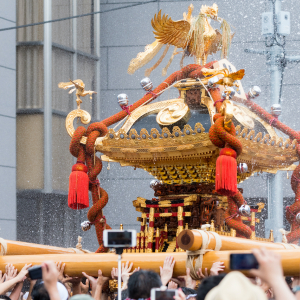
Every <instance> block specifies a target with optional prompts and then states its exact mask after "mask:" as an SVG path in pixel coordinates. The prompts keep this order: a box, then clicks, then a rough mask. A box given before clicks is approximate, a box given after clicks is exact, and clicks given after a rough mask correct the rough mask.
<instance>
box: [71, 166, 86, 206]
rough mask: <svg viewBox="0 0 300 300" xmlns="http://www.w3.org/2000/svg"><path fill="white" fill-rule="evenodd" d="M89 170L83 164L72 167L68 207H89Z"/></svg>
mask: <svg viewBox="0 0 300 300" xmlns="http://www.w3.org/2000/svg"><path fill="white" fill-rule="evenodd" d="M87 171H88V168H87V166H86V165H84V164H82V163H77V164H75V165H74V166H73V167H72V173H71V174H70V177H69V195H68V206H69V207H70V208H72V209H83V208H87V207H89V177H88V175H87Z"/></svg>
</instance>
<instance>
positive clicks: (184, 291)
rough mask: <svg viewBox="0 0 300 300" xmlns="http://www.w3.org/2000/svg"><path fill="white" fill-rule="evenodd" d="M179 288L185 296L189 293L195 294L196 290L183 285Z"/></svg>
mask: <svg viewBox="0 0 300 300" xmlns="http://www.w3.org/2000/svg"><path fill="white" fill-rule="evenodd" d="M181 290H182V292H183V293H184V294H185V295H186V296H188V295H191V294H197V291H195V290H193V289H190V288H187V287H185V286H183V287H182V288H181Z"/></svg>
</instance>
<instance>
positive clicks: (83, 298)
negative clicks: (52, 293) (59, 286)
mask: <svg viewBox="0 0 300 300" xmlns="http://www.w3.org/2000/svg"><path fill="white" fill-rule="evenodd" d="M71 299H72V300H94V298H92V297H91V296H90V295H87V294H78V295H75V296H73V297H71V298H70V299H69V300H71Z"/></svg>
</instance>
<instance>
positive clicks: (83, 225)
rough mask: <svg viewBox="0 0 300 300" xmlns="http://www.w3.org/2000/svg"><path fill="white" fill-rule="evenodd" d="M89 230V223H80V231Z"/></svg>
mask: <svg viewBox="0 0 300 300" xmlns="http://www.w3.org/2000/svg"><path fill="white" fill-rule="evenodd" d="M90 228H91V223H90V222H89V221H83V222H82V223H81V229H82V230H83V231H88V230H89V229H90Z"/></svg>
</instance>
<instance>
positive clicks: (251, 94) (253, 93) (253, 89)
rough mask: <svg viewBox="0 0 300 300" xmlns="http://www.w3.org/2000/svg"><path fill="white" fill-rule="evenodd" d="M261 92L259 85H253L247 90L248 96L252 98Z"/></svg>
mask: <svg viewBox="0 0 300 300" xmlns="http://www.w3.org/2000/svg"><path fill="white" fill-rule="evenodd" d="M260 93H261V89H260V87H259V86H257V85H254V86H253V87H251V88H250V90H249V92H248V96H249V97H250V98H251V99H254V98H256V97H258V96H259V95H260Z"/></svg>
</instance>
